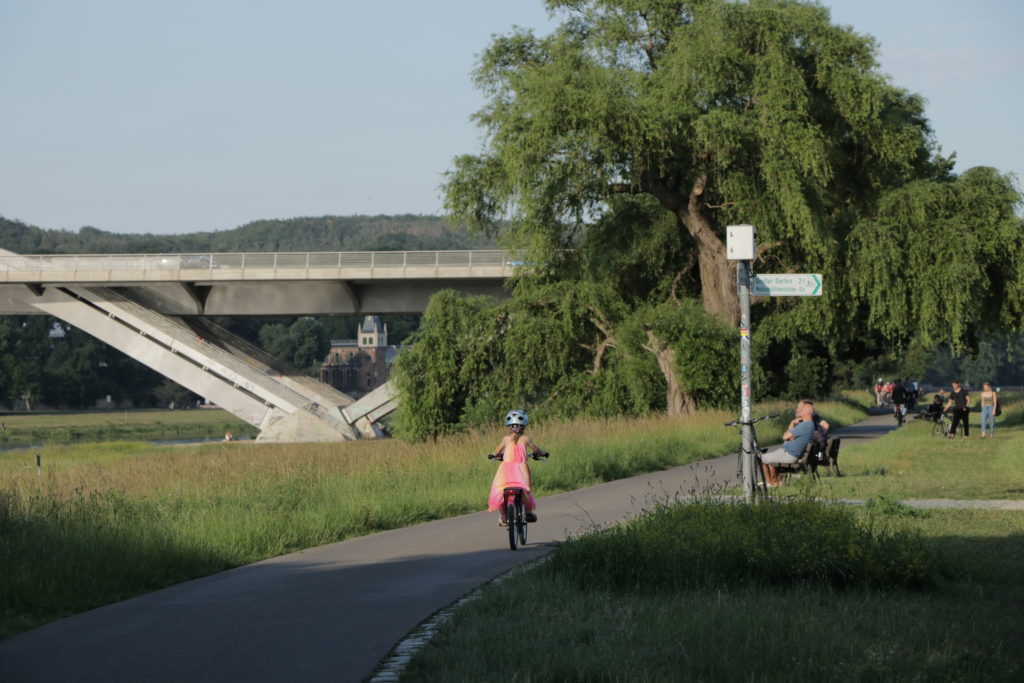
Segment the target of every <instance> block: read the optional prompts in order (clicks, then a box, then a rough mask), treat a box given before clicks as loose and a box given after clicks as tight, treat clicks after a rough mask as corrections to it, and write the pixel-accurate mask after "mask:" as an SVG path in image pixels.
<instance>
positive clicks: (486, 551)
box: [0, 415, 894, 683]
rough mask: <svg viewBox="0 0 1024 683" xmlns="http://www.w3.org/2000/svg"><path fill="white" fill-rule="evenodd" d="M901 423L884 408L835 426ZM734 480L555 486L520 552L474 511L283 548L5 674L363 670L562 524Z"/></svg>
mask: <svg viewBox="0 0 1024 683" xmlns="http://www.w3.org/2000/svg"><path fill="white" fill-rule="evenodd" d="M893 427H894V425H893V421H892V417H891V416H889V415H879V416H873V417H871V418H869V419H868V420H866V421H864V422H862V423H859V424H857V425H854V426H852V427H848V428H846V429H843V430H838V431H837V435H841V436H842V437H843V439H844V446H845V445H848V444H849V443H851V442H855V441H861V440H867V439H873V438H876V437H878V436H880V435H882V434H884V433H886V432H888V431H891V430H892V429H893ZM735 482H736V456H735V455H731V456H725V457H721V458H714V459H711V460H706V461H703V462H700V463H696V464H694V465H688V466H683V467H677V468H674V469H672V470H667V471H664V472H657V473H653V474H649V475H642V476H638V477H633V478H631V479H626V480H622V481H616V482H610V483H607V484H602V485H600V486H594V487H591V488H587V489H581V490H578V491H573V492H570V493H564V494H561V495H557V496H550V497H548V498H544V499H543V501H542V502H541V505H540V513H541V519H540V523H538V524H536V525H531V527H530V544H529V545H528V546H526V547H524V548H522V549H520V550H519V551H517V552H511V551H510V550H509V549H508V545H507V536H506V535H505V532H504V530H503V529H499V528H498V526H497V524H496V519H495V515H494V514H493V513H490V514H489V513H484V512H480V513H475V514H470V515H464V516H462V517H456V518H453V519H446V520H440V521H436V522H430V523H426V524H420V525H417V526H413V527H408V528H405V529H396V530H394V531H386V532H382V533H378V534H373V535H371V536H364V537H361V538H354V539H351V540H348V541H343V542H340V543H334V544H331V545H326V546H321V547H319V548H312V549H309V550H305V551H302V552H299V553H294V554H291V555H285V556H282V557H276V558H273V559H270V560H266V561H264V562H258V563H256V564H252V565H248V566H245V567H240V568H238V569H234V570H231V571H226V572H222V573H220V574H215V575H213V576H209V577H206V578H203V579H198V580H195V581H189V582H187V583H184V584H180V585H177V586H173V587H171V588H166V589H163V590H159V591H156V592H153V593H150V594H148V595H143V596H140V597H138V598H134V599H131V600H126V601H124V602H120V603H116V604H113V605H108V606H106V607H101V608H99V609H95V610H92V611H90V612H87V613H84V614H80V615H77V616H74V617H71V618H68V619H63V620H60V621H57V622H53V623H51V624H48V625H46V626H43V627H41V628H38V629H35V630H33V631H29V632H27V633H23V634H20V635H18V636H15V637H13V638H9V639H6V640H2V641H0V681H3V682H4V683H19V682H21V681H76V682H84V681H104V682H107V683H117V682H120V681H123V682H126V683H127V682H128V681H131V682H132V683H135V682H137V681H147V682H159V681H174V682H176V683H177V682H179V681H197V682H198V681H221V682H223V681H247V682H248V681H282V680H288V681H361V680H364V679H365V678H366V677H368V676H369V675H370V674H371V673H372V672H373V670H374V668H375V667H376V666H377V664H378V663H379V662H380V660H381V659H382V658H383V657H385V656H386V655H387V654H388V652H389V651H390V649H391V648H392V647H393V646H394V645H395V644H396V643H397V642H398V641H399V640H401V639H402V638H403V637H404V636H405V635H406V634H407V633H409V632H410V631H411V630H413V629H414V628H415V627H416V626H417V625H418V624H420V623H421V622H422V621H423V620H425V619H427V618H428V617H429V616H430V615H431V614H433V613H434V612H435V611H437V610H439V609H441V608H443V607H444V606H446V605H448V604H450V603H452V602H454V601H455V600H457V599H458V598H460V597H462V596H463V595H465V594H467V593H469V592H470V591H472V590H473V589H474V588H476V587H477V586H479V585H480V584H482V583H484V582H486V581H488V580H490V579H492V578H494V577H496V576H498V575H500V574H502V573H504V572H506V571H508V570H509V569H511V568H513V567H515V566H517V565H519V564H522V563H524V562H527V561H530V560H533V559H536V558H538V557H540V556H541V555H543V554H545V553H548V552H550V551H551V549H552V548H553V547H554V545H556V544H557V543H558V542H559V541H561V540H562V539H564V538H565V537H566V535H567V534H570V533H577V532H579V531H581V530H583V529H586V528H588V527H590V526H593V525H605V524H609V523H613V522H616V521H619V520H622V519H624V518H626V517H628V516H631V515H635V514H636V513H637V512H638V511H640V510H641V509H642V508H643V507H645V505H646V504H647V502H648V501H649V500H650V499H651V496H664V495H669V496H671V495H674V494H676V493H682V494H684V495H687V494H690V493H691V492H701V491H703V490H706V489H707V487H715V486H721V485H723V484H731V483H735Z"/></svg>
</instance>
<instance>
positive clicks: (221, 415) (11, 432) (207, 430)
mask: <svg viewBox="0 0 1024 683" xmlns="http://www.w3.org/2000/svg"><path fill="white" fill-rule="evenodd" d="M227 431H230V432H232V433H233V434H234V435H235V436H236V437H240V438H251V437H255V436H256V434H257V433H258V430H257V429H256V428H255V427H253V426H252V425H249V424H248V423H246V422H243V421H242V420H240V419H238V418H237V417H235V416H234V415H232V414H231V413H229V412H227V411H225V410H221V409H220V408H203V409H194V410H163V409H153V410H93V411H87V412H67V411H33V412H20V411H19V412H6V413H0V448H37V447H42V446H48V445H53V444H72V443H84V442H100V441H158V440H174V439H181V440H184V439H211V440H213V439H222V438H224V432H227Z"/></svg>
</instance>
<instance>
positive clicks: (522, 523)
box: [516, 501, 528, 545]
mask: <svg viewBox="0 0 1024 683" xmlns="http://www.w3.org/2000/svg"><path fill="white" fill-rule="evenodd" d="M516 507H517V508H518V510H517V511H516V515H517V519H516V522H517V524H516V527H517V528H518V529H519V545H526V527H527V526H528V522H527V521H526V506H525V505H524V504H523V503H522V501H520V502H518V503H517V505H516Z"/></svg>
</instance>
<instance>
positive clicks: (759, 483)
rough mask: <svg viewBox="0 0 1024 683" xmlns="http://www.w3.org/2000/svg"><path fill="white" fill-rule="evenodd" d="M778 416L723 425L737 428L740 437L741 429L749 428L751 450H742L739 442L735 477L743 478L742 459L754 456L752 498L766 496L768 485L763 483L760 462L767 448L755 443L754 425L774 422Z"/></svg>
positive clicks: (775, 414)
mask: <svg viewBox="0 0 1024 683" xmlns="http://www.w3.org/2000/svg"><path fill="white" fill-rule="evenodd" d="M779 414H780V413H773V414H771V415H764V416H762V417H759V418H757V419H756V420H751V421H749V422H743V421H741V420H733V421H732V422H726V423H725V426H726V427H738V428H739V432H740V435H741V436H742V434H743V427H744V426H746V425H749V426H750V448H751V450H750V451H749V452H748V451H746V450H744V448H743V441H742V439H741V440H740V448H739V451H737V453H736V476H737V477H742V476H743V458H744V456H749V455H751V454H752V455H753V456H754V458H753V463H754V466H753V468H752V469H751V473H750V476H751V478H752V479H753V481H752V482H751V486H752V488H753V492H754V496H755V497H756V496H761V497H762V498H764V496H765V495H766V494H765V491H767V490H768V485H767V483H766V481H765V476H764V463H762V462H761V455H762V454H764V453H767V452H768V449H767V448H761V445H760V444H759V443H758V442H757V429H756V428H755V427H754V425H756V424H757V423H758V422H760V421H761V420H774V419H775V418H777V417H778V416H779Z"/></svg>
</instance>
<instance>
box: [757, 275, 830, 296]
mask: <svg viewBox="0 0 1024 683" xmlns="http://www.w3.org/2000/svg"><path fill="white" fill-rule="evenodd" d="M750 293H751V294H753V295H754V296H821V275H820V274H817V273H815V274H811V275H807V274H804V273H785V274H780V275H755V276H754V278H753V281H752V282H751V285H750Z"/></svg>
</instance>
